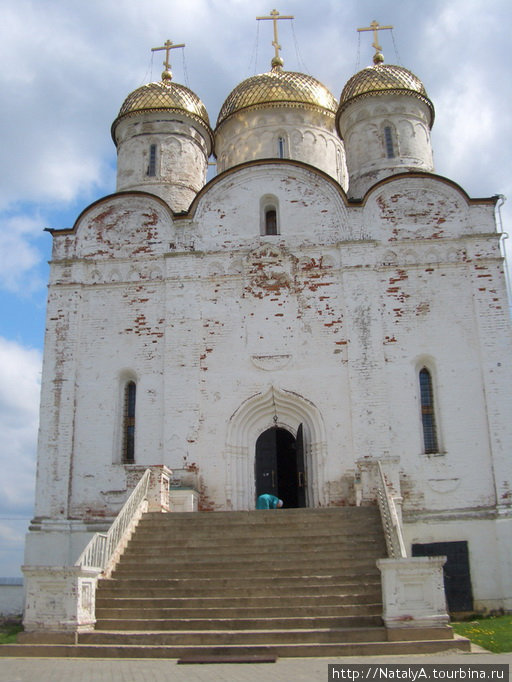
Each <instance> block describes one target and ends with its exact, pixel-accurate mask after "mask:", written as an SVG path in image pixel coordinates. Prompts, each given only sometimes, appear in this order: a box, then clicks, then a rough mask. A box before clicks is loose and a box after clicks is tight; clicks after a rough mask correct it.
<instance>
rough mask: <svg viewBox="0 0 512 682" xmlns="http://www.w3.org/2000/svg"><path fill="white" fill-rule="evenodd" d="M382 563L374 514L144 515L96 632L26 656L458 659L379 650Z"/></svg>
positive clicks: (439, 646)
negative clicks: (398, 656)
mask: <svg viewBox="0 0 512 682" xmlns="http://www.w3.org/2000/svg"><path fill="white" fill-rule="evenodd" d="M385 554H386V550H385V543H384V538H383V533H382V529H381V524H380V517H379V512H378V509H377V507H345V508H331V509H286V510H285V509H281V510H275V511H255V512H215V513H192V514H190V513H183V514H182V513H173V514H159V513H150V514H146V515H144V516H143V518H142V519H141V521H140V523H139V525H138V526H137V529H136V531H135V533H134V534H133V536H132V539H131V540H130V542H129V545H128V547H127V549H126V551H125V553H124V554H123V556H122V558H121V561H120V563H119V564H118V567H117V568H116V570H115V572H114V573H113V575H112V578H111V579H104V580H100V582H99V585H98V591H97V597H96V617H97V623H96V628H95V630H94V631H93V632H88V633H82V634H79V635H78V636H77V640H76V642H75V643H74V644H67V645H66V644H64V643H62V644H60V645H58V644H57V643H55V642H53V649H52V645H51V644H50V642H48V643H47V644H44V641H41V640H39V644H37V646H35V648H36V649H39V654H33V655H41V656H44V655H70V656H101V657H136V658H140V657H168V658H183V659H194V657H203V658H204V657H206V658H209V657H227V658H228V659H229V658H230V657H233V658H240V659H243V660H247V657H249V660H252V659H251V657H252V658H254V660H256V659H258V657H259V658H265V657H268V656H270V657H278V656H279V657H284V656H344V655H347V656H348V655H350V656H352V655H376V654H384V653H385V654H387V653H389V654H402V653H420V652H423V653H430V652H436V651H443V650H447V649H449V648H458V649H465V650H467V644H466V643H465V642H460V641H456V640H454V639H453V638H452V631H451V629H450V628H430V629H428V630H427V631H421V632H419V631H413V630H412V629H405V630H403V631H401V632H400V637H401V638H402V639H401V641H396V640H395V641H389V640H390V638H389V636H388V630H387V629H386V628H385V627H383V625H382V620H381V613H382V604H381V584H380V574H379V571H378V569H377V568H376V565H375V562H376V560H377V559H378V558H380V557H384V556H385ZM413 635H414V641H407V640H410V639H411V637H412V636H413ZM418 638H419V640H421V641H418ZM32 641H33V642H34V643H35V640H34V639H32ZM25 646H26V645H25ZM45 648H46V649H47V650H48V651H47V653H45ZM65 648H66V653H63V652H64V649H65ZM58 649H61V651H62V653H58ZM52 651H53V653H52ZM0 655H1V652H0Z"/></svg>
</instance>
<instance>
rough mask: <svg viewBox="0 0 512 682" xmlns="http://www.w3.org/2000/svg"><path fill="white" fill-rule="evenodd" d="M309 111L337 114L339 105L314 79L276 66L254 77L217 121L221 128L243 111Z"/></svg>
mask: <svg viewBox="0 0 512 682" xmlns="http://www.w3.org/2000/svg"><path fill="white" fill-rule="evenodd" d="M278 106H279V107H281V106H287V107H307V108H314V109H320V110H322V111H324V112H326V113H328V114H335V113H336V109H337V107H338V102H337V101H336V99H335V97H334V96H333V95H332V94H331V93H330V92H329V90H328V89H327V88H326V87H325V85H322V83H320V82H319V81H317V80H316V79H315V78H313V77H312V76H307V75H306V74H303V73H296V72H294V71H283V70H282V68H281V67H280V66H279V65H277V66H276V65H274V66H273V68H272V70H271V71H269V72H268V73H261V74H259V75H257V76H251V78H247V79H246V80H244V81H242V83H240V84H239V85H237V86H236V88H235V89H234V90H233V91H232V92H231V93H230V94H229V95H228V98H227V99H226V101H225V102H224V104H223V105H222V108H221V110H220V113H219V117H218V119H217V127H218V126H220V124H221V123H223V122H224V121H225V120H226V119H227V118H229V117H230V116H232V115H233V114H235V113H237V112H238V111H241V110H243V109H255V108H262V107H265V108H267V107H278Z"/></svg>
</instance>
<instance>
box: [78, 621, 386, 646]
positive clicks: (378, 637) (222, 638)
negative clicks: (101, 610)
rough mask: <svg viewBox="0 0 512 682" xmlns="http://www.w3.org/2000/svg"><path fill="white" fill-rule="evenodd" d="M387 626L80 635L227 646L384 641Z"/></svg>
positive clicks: (95, 640)
mask: <svg viewBox="0 0 512 682" xmlns="http://www.w3.org/2000/svg"><path fill="white" fill-rule="evenodd" d="M386 640H387V632H386V628H384V627H383V626H382V625H375V626H371V627H367V626H363V627H356V626H354V627H348V628H335V629H332V628H301V629H293V628H286V629H284V628H275V629H272V630H265V629H257V630H254V629H253V630H236V631H235V630H210V631H196V630H181V631H162V630H155V631H152V632H119V631H115V630H109V631H101V630H96V631H95V632H86V633H83V634H81V635H79V642H80V643H84V644H159V645H165V646H171V645H174V646H176V645H177V644H186V645H187V646H190V645H196V646H197V645H204V646H229V645H233V644H234V645H239V644H251V645H261V644H271V643H275V644H292V643H295V642H306V643H310V644H311V643H326V642H376V641H386Z"/></svg>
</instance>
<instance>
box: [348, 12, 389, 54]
mask: <svg viewBox="0 0 512 682" xmlns="http://www.w3.org/2000/svg"><path fill="white" fill-rule="evenodd" d="M392 28H393V26H379V22H378V21H375V19H374V20H373V21H372V23H371V24H370V25H369V26H368V27H367V28H358V29H357V30H358V31H359V32H361V31H373V43H372V47H374V48H375V54H374V55H373V63H374V64H379V63H382V62H383V61H384V56H383V54H382V47H381V46H380V45H379V31H386V30H390V29H392Z"/></svg>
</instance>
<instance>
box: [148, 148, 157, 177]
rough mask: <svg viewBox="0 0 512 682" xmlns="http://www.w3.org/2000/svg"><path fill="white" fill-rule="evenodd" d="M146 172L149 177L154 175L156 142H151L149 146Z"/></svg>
mask: <svg viewBox="0 0 512 682" xmlns="http://www.w3.org/2000/svg"><path fill="white" fill-rule="evenodd" d="M147 174H148V175H149V176H150V177H154V176H155V175H156V144H152V145H150V147H149V164H148V172H147Z"/></svg>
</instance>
